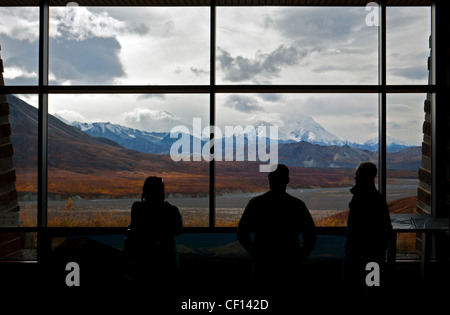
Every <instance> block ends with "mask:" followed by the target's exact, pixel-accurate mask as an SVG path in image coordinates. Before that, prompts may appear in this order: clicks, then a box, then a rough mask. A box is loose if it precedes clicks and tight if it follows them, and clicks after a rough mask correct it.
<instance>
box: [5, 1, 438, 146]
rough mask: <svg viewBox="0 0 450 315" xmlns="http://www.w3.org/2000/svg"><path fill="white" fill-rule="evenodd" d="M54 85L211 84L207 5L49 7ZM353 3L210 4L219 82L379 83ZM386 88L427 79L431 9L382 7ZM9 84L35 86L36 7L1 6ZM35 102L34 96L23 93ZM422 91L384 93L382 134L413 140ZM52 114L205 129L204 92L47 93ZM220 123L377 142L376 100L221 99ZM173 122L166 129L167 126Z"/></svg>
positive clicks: (369, 38) (371, 47)
mask: <svg viewBox="0 0 450 315" xmlns="http://www.w3.org/2000/svg"><path fill="white" fill-rule="evenodd" d="M50 13H51V14H50V16H51V22H50V84H54V85H71V84H73V85H79V84H85V85H92V84H102V85H109V84H127V85H128V84H144V85H158V84H164V85H172V84H175V85H176V84H189V85H190V84H194V85H202V84H209V73H210V69H209V67H210V64H209V52H210V43H209V37H210V34H209V32H210V30H209V21H210V20H209V8H201V7H192V8H187V7H183V8H141V7H139V8H98V7H96V8H86V7H79V8H51V11H50ZM368 13H369V11H367V10H366V8H365V7H359V8H349V7H346V8H310V7H302V8H292V7H289V8H282V7H280V8H277V7H254V8H253V7H252V8H242V7H238V8H234V7H226V8H225V7H219V8H218V9H217V31H216V35H217V42H216V44H217V47H216V58H217V63H216V72H217V74H216V82H217V83H218V84H269V85H270V84H376V83H377V82H378V78H377V67H378V66H377V60H378V55H377V49H378V48H377V34H378V30H377V28H376V27H374V26H368V25H367V24H366V16H367V14H368ZM387 14H388V15H387V22H388V24H387V25H388V26H387V27H388V29H387V30H388V32H387V47H388V48H387V55H388V58H387V67H388V76H387V79H388V84H427V67H426V63H427V57H428V55H429V49H428V37H429V35H430V9H429V8H388V10H387ZM0 45H1V46H2V51H1V54H2V58H3V61H4V66H5V72H4V77H5V82H6V84H7V85H35V84H37V73H38V62H37V55H38V10H37V9H36V8H4V7H2V8H0ZM22 97H23V98H25V99H26V100H28V101H29V102H30V103H32V104H36V97H34V96H22ZM424 98H425V95H424V94H418V95H391V96H389V97H388V106H389V117H388V120H389V121H388V133H389V135H390V136H393V137H395V138H397V139H399V140H400V141H403V142H406V143H409V144H419V143H420V141H421V129H422V121H423V117H424V114H423V100H424ZM49 100H50V104H49V106H50V107H49V109H50V113H52V114H58V115H60V116H61V117H63V118H65V119H67V120H70V121H73V120H78V121H84V122H94V121H110V122H113V123H118V124H122V125H126V126H129V127H133V128H138V129H144V130H150V131H151V130H152V126H153V125H154V124H152V122H153V121H155V120H161V121H168V122H170V121H172V122H183V123H185V124H186V125H188V126H189V125H191V124H192V118H194V117H200V118H202V124H203V125H204V126H207V125H209V121H208V117H209V112H208V108H209V95H50V97H49ZM216 111H217V125H219V126H225V125H237V124H240V125H244V126H246V125H255V126H256V125H260V124H275V125H278V126H279V128H280V130H281V131H282V133H283V132H285V133H289V131H291V129H292V128H294V127H295V126H296V125H299V124H298V123H299V122H301V121H303V120H305V119H306V118H312V119H313V120H314V121H316V122H317V123H319V124H321V125H322V126H323V127H324V128H326V129H327V130H328V131H330V132H331V133H333V134H334V135H336V136H337V137H339V138H342V139H346V140H350V141H357V142H364V141H366V140H369V139H372V138H374V137H376V136H377V114H378V112H377V95H366V94H364V95H348V94H338V95H331V94H316V95H313V94H240V95H238V94H232V95H217V110H216ZM168 125H169V123H168Z"/></svg>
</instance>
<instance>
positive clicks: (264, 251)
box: [237, 164, 317, 288]
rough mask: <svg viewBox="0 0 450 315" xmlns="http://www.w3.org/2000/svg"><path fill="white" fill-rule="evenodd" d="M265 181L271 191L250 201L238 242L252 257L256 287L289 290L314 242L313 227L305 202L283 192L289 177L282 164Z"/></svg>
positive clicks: (240, 223)
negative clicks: (281, 287)
mask: <svg viewBox="0 0 450 315" xmlns="http://www.w3.org/2000/svg"><path fill="white" fill-rule="evenodd" d="M268 178H269V187H270V190H269V191H267V192H266V193H264V194H262V195H260V196H257V197H255V198H253V199H251V200H250V201H249V203H248V205H247V206H246V208H245V210H244V213H243V214H242V217H241V219H240V222H239V224H238V230H237V239H238V241H239V243H240V244H241V245H242V246H243V247H244V249H245V250H246V251H247V252H248V253H250V254H251V255H252V256H253V257H254V265H253V277H254V280H255V281H256V284H257V285H258V286H259V285H260V284H261V285H262V286H263V287H266V288H267V287H268V288H270V287H272V288H274V287H279V286H278V285H282V286H283V287H289V288H292V286H291V285H292V284H296V285H298V283H297V282H296V281H297V280H298V278H299V275H300V272H301V264H302V261H303V260H304V259H305V258H307V257H308V256H309V254H310V252H311V251H312V249H313V248H314V245H315V243H316V240H317V234H316V230H315V224H314V221H313V219H312V217H311V215H310V213H309V211H308V209H307V207H306V205H305V203H304V202H303V201H301V200H300V199H298V198H296V197H293V196H291V195H290V194H288V193H287V192H286V186H287V184H288V183H289V180H290V178H289V169H288V168H287V167H286V166H285V165H283V164H278V165H277V167H276V169H275V170H274V171H272V172H270V173H269V175H268ZM252 234H254V235H253V237H252ZM301 234H302V235H303V245H301V242H300V235H301ZM290 281H292V282H290Z"/></svg>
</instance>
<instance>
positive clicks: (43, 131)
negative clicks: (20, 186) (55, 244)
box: [37, 0, 50, 260]
mask: <svg viewBox="0 0 450 315" xmlns="http://www.w3.org/2000/svg"><path fill="white" fill-rule="evenodd" d="M49 10H50V9H49V0H40V1H39V109H38V222H37V226H38V229H39V232H40V233H38V260H39V259H40V258H41V256H42V255H41V254H42V253H43V251H45V249H46V245H47V242H46V237H44V235H45V234H46V233H43V229H42V228H46V227H47V178H48V176H47V157H48V91H47V90H46V88H47V87H48V61H49V59H48V47H49V45H48V43H49Z"/></svg>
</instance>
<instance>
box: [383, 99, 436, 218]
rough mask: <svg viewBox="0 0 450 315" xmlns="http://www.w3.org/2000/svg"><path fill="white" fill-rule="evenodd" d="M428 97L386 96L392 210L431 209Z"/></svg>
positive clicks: (388, 189)
mask: <svg viewBox="0 0 450 315" xmlns="http://www.w3.org/2000/svg"><path fill="white" fill-rule="evenodd" d="M426 99H427V96H426V95H425V94H391V95H388V98H387V136H388V137H387V152H388V154H387V165H386V166H387V177H388V178H387V179H388V181H387V190H386V191H387V195H388V197H389V199H388V201H389V202H390V208H391V213H418V212H430V204H429V202H430V199H429V198H430V192H431V156H430V150H429V148H430V147H431V133H430V123H431V111H430V106H429V105H430V104H429V102H428V101H425V100H426ZM423 146H424V147H423ZM427 148H428V149H427ZM419 185H420V187H421V188H420V190H418V188H419ZM418 198H419V199H420V200H418Z"/></svg>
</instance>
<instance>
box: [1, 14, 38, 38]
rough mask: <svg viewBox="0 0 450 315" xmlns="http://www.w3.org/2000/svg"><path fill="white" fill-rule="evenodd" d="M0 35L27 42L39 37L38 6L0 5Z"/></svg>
mask: <svg viewBox="0 0 450 315" xmlns="http://www.w3.org/2000/svg"><path fill="white" fill-rule="evenodd" d="M0 16H1V18H0V35H2V34H3V35H6V36H8V37H10V38H14V39H16V40H26V41H28V42H29V43H32V42H35V41H37V40H38V38H39V10H38V8H24V7H11V8H9V7H2V8H0Z"/></svg>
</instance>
